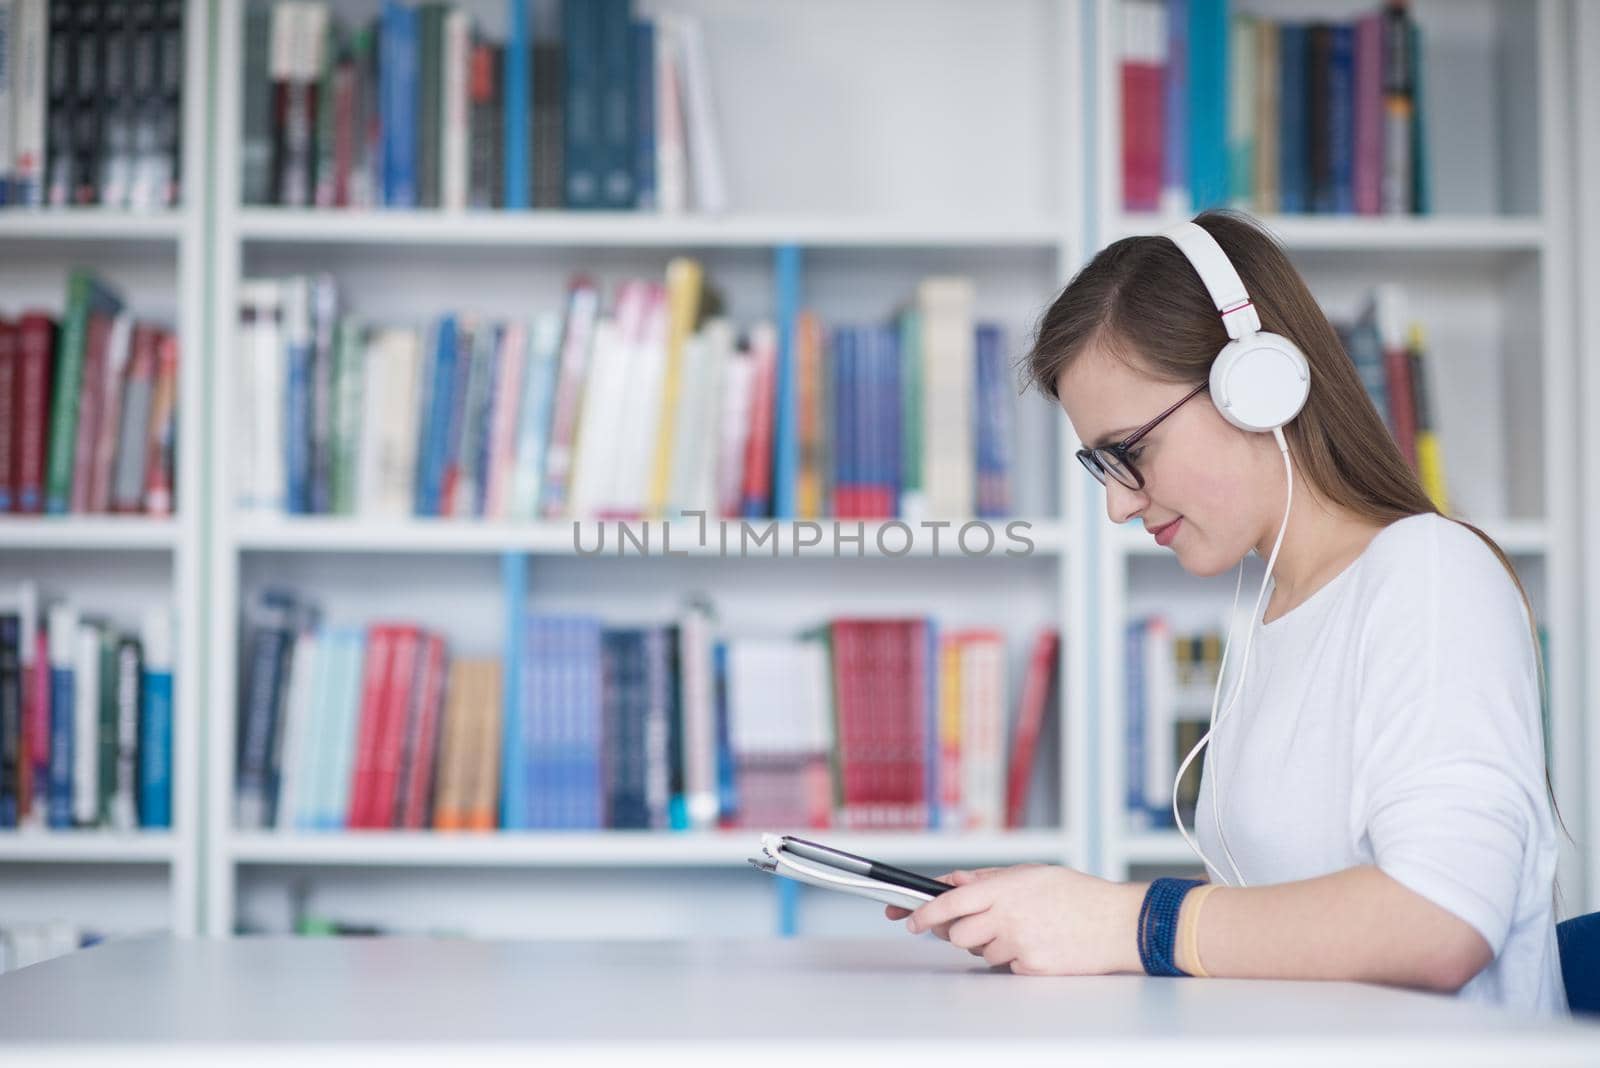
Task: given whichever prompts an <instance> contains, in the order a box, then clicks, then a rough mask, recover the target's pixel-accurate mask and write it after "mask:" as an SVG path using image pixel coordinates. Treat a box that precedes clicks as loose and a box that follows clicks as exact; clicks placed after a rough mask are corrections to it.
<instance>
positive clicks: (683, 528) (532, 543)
mask: <svg viewBox="0 0 1600 1068" xmlns="http://www.w3.org/2000/svg"><path fill="white" fill-rule="evenodd" d="M814 522H815V523H816V524H817V528H815V529H814V528H810V527H807V526H805V525H804V523H805V521H790V520H766V519H752V520H747V521H740V520H728V521H724V522H721V523H709V524H707V525H706V527H705V530H704V537H703V539H702V531H701V527H700V524H699V523H698V521H696V520H692V519H691V520H674V521H672V522H671V523H662V522H657V521H655V520H651V521H649V523H648V524H646V523H644V522H643V521H630V522H628V523H627V524H626V526H627V528H628V530H629V531H630V532H631V533H630V534H629V537H630V538H632V539H637V541H635V540H624V541H620V542H619V538H620V537H621V529H622V527H623V526H624V524H622V523H621V522H618V521H612V520H583V521H561V520H555V521H548V520H547V521H540V522H528V523H516V522H499V521H496V522H488V521H482V520H470V519H432V518H428V519H361V518H346V517H326V516H305V517H285V516H262V517H257V516H250V517H240V518H237V519H236V520H235V521H234V541H235V543H236V544H237V546H238V547H239V548H240V549H242V550H246V551H261V552H390V553H498V552H523V553H532V554H538V555H548V556H577V555H580V552H579V547H580V546H581V547H582V550H583V554H584V555H592V556H597V557H613V558H614V557H616V556H618V555H619V553H620V555H623V556H629V557H636V556H640V555H644V554H643V553H641V552H640V550H639V548H638V545H639V544H645V545H647V546H648V550H649V551H648V555H650V556H665V555H667V550H668V549H670V551H671V554H672V555H674V556H676V555H680V554H687V555H691V556H706V555H716V554H719V553H723V552H724V551H725V552H726V553H727V554H729V555H734V556H738V555H740V552H739V549H740V546H741V544H742V545H743V546H744V550H745V551H744V553H743V555H745V556H747V557H751V558H763V557H765V558H771V557H772V556H773V555H774V549H773V546H774V545H775V546H776V553H775V555H776V556H777V558H778V559H789V558H793V557H795V556H797V555H798V556H801V557H825V556H834V555H838V556H841V557H854V556H857V555H860V556H863V557H867V558H891V557H895V556H899V555H901V552H900V550H901V548H902V547H903V546H908V551H906V552H905V553H904V555H906V556H914V557H923V556H932V555H934V552H935V549H936V548H937V551H938V554H939V556H941V557H946V556H948V557H960V556H962V555H964V554H963V553H962V551H961V548H960V542H959V532H960V525H961V524H960V522H959V521H952V523H951V526H950V527H948V528H940V529H938V530H933V529H929V528H925V527H921V526H920V525H917V524H914V523H911V522H906V524H905V525H906V528H908V529H909V531H910V534H911V538H910V540H909V541H908V540H907V538H906V531H905V530H902V529H898V528H896V529H888V528H890V527H891V524H892V522H893V521H890V520H877V519H859V520H858V519H820V520H815V521H814ZM986 522H988V523H989V524H990V525H991V527H992V528H993V531H994V546H993V548H992V550H991V551H990V552H989V553H988V554H987V558H991V559H998V560H1004V559H1008V557H1007V556H1006V553H1007V550H1011V551H1014V552H1018V553H1021V552H1023V551H1024V550H1023V549H1022V548H1021V547H1020V541H1019V540H1016V539H1013V538H1011V537H1010V536H1008V531H1007V526H1006V525H1007V524H1008V523H1012V522H1026V523H1028V524H1029V526H1028V527H1027V528H1022V529H1019V530H1018V531H1017V539H1024V538H1025V539H1026V540H1027V541H1029V542H1031V543H1032V545H1033V548H1032V550H1031V553H1030V554H1029V555H1031V554H1042V555H1061V554H1064V553H1066V552H1067V551H1068V542H1069V538H1068V534H1067V529H1066V525H1065V524H1064V523H1063V522H1061V521H1060V520H1056V519H1049V520H1021V519H1018V520H1002V519H996V520H987V521H986ZM746 524H748V527H746ZM769 524H776V531H775V536H773V537H768V535H767V529H768V526H769ZM602 528H603V536H604V538H605V541H604V548H603V550H602V551H600V552H596V551H595V549H596V547H597V546H600V545H601V544H602V543H601V541H600V538H601V536H602ZM746 529H748V534H746V533H745V531H746ZM646 534H648V541H645V538H646ZM858 534H859V535H860V542H859V550H858V548H857V541H856V538H857V535H858ZM935 535H937V545H936V544H935V541H936V538H935ZM880 536H881V545H882V547H883V548H881V549H880ZM760 538H766V539H767V540H765V541H758V540H757V539H760ZM741 539H743V540H742V541H741ZM813 539H816V544H810V543H811V542H812V540H813ZM987 544H988V541H987V539H984V538H980V537H979V536H978V535H976V534H973V535H970V536H969V537H968V539H967V545H968V546H970V547H971V550H972V553H973V555H975V556H976V555H983V554H981V553H980V550H981V549H982V548H983V547H984V546H986V545H987ZM619 545H620V546H622V548H620V550H619ZM884 550H887V551H884Z"/></svg>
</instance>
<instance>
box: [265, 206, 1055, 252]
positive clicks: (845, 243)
mask: <svg viewBox="0 0 1600 1068" xmlns="http://www.w3.org/2000/svg"><path fill="white" fill-rule="evenodd" d="M236 226H237V230H238V233H239V236H240V238H241V239H242V240H243V241H245V242H247V243H249V242H255V243H278V244H302V243H313V244H347V245H409V246H468V247H471V246H513V247H523V246H527V247H536V246H541V245H543V246H549V247H552V248H593V247H615V248H657V247H669V248H678V247H732V248H771V247H775V246H778V245H790V244H793V245H804V246H807V247H812V248H818V247H847V248H896V247H901V248H942V249H955V248H986V249H1015V250H1029V251H1041V252H1054V251H1055V250H1056V249H1057V248H1058V247H1059V245H1060V243H1061V240H1062V234H1063V232H1064V230H1065V228H1066V227H1065V224H1064V223H1063V222H1062V221H1061V220H1058V219H1053V218H1025V219H1004V218H1001V219H985V218H982V217H981V216H980V217H978V218H973V219H970V220H963V219H962V218H961V217H960V216H959V215H957V214H954V213H952V214H951V215H946V216H940V217H937V218H916V217H910V218H897V217H883V216H876V215H792V216H791V215H739V214H732V215H720V216H717V215H710V216H708V215H658V214H651V213H648V212H570V211H468V212H446V211H421V210H407V211H383V210H378V211H367V210H362V211H356V210H350V211H329V210H321V211H319V210H308V209H294V208H241V209H239V211H238V215H237V222H236Z"/></svg>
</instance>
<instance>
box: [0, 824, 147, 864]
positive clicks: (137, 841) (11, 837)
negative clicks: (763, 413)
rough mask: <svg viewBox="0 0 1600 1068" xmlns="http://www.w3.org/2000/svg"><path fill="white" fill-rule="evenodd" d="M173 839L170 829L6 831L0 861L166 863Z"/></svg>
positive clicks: (1, 838)
mask: <svg viewBox="0 0 1600 1068" xmlns="http://www.w3.org/2000/svg"><path fill="white" fill-rule="evenodd" d="M175 842H176V839H175V838H174V836H173V834H172V832H170V831H130V832H125V833H122V832H111V831H5V832H0V863H10V864H14V863H21V862H38V863H51V864H54V863H58V862H61V863H79V864H168V863H171V862H172V859H173V855H174V851H175V849H176V845H175V844H174V843H175Z"/></svg>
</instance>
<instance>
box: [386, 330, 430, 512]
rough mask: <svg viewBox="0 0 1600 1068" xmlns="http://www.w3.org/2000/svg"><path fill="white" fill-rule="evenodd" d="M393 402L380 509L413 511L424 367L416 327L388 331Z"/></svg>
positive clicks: (388, 415)
mask: <svg viewBox="0 0 1600 1068" xmlns="http://www.w3.org/2000/svg"><path fill="white" fill-rule="evenodd" d="M386 345H387V348H388V352H389V355H388V361H389V402H388V404H387V406H386V407H385V409H384V412H383V417H382V418H383V430H382V445H381V449H382V454H381V458H380V467H379V471H380V476H379V477H380V479H381V484H382V490H381V503H380V506H379V507H380V511H381V512H382V513H383V514H384V515H386V516H391V517H404V516H409V515H411V513H412V503H413V495H414V493H415V487H416V478H417V403H418V401H417V397H418V379H419V378H420V377H421V370H422V344H421V339H420V338H419V337H418V336H417V334H416V332H415V331H413V330H406V329H396V330H389V331H386Z"/></svg>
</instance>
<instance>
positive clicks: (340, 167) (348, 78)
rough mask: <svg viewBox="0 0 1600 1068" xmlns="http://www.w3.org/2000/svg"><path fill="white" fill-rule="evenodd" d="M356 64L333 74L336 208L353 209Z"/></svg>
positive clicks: (344, 63) (357, 75) (334, 203)
mask: <svg viewBox="0 0 1600 1068" xmlns="http://www.w3.org/2000/svg"><path fill="white" fill-rule="evenodd" d="M358 77H359V73H358V72H357V70H356V65H355V64H354V63H349V62H343V63H340V64H339V65H338V67H337V68H336V69H335V70H334V72H333V206H334V207H336V208H347V207H349V206H350V170H351V167H352V166H353V165H354V160H355V154H356V103H355V101H356V80H357V78H358Z"/></svg>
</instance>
